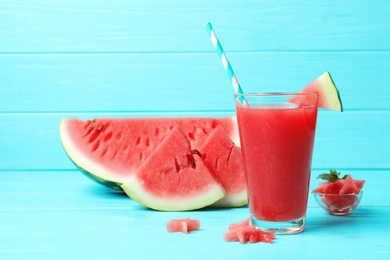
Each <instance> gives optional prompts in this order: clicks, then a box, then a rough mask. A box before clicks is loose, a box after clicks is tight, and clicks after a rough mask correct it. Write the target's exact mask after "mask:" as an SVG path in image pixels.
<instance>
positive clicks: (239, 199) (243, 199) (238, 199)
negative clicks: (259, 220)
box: [211, 189, 248, 208]
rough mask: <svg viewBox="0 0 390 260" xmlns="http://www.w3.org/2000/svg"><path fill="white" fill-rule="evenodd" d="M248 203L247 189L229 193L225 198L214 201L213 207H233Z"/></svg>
mask: <svg viewBox="0 0 390 260" xmlns="http://www.w3.org/2000/svg"><path fill="white" fill-rule="evenodd" d="M246 205H248V194H247V192H246V189H245V190H242V191H240V192H237V193H231V194H229V195H226V196H225V197H224V198H222V199H220V200H218V201H217V202H215V203H213V204H212V205H211V207H213V208H232V207H242V206H246Z"/></svg>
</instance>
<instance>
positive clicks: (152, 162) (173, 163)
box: [122, 126, 225, 211]
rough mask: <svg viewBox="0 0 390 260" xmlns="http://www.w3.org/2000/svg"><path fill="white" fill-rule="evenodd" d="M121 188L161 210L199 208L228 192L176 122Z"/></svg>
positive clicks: (151, 206) (132, 196)
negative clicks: (192, 147) (193, 148)
mask: <svg viewBox="0 0 390 260" xmlns="http://www.w3.org/2000/svg"><path fill="white" fill-rule="evenodd" d="M122 188H123V190H124V191H125V192H126V194H127V195H128V196H129V197H131V198H132V199H133V200H135V201H137V202H139V203H140V204H142V205H144V206H146V207H148V208H151V209H155V210H161V211H186V210H194V209H199V208H203V207H205V206H208V205H211V204H213V203H215V202H216V201H218V200H220V199H222V198H223V197H224V196H225V190H224V189H223V187H222V186H221V184H220V183H219V182H218V181H217V180H216V179H215V177H214V176H213V174H212V173H211V172H210V170H209V169H208V167H207V166H206V165H205V164H204V162H203V160H202V159H201V158H200V156H199V152H197V151H194V150H191V146H190V141H189V139H188V137H187V136H186V134H184V132H183V131H182V130H181V129H180V127H177V126H176V127H174V128H173V129H172V130H171V132H170V134H169V135H168V136H167V137H166V138H165V139H164V140H163V141H162V142H161V143H160V144H159V145H158V147H157V148H156V149H155V150H154V152H153V153H152V154H151V155H150V156H149V157H148V158H147V159H146V160H145V162H143V163H142V164H141V166H140V167H138V169H137V170H136V173H135V174H132V175H130V176H129V178H128V179H127V180H126V182H125V183H124V184H123V185H122Z"/></svg>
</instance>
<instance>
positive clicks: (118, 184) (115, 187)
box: [75, 164, 123, 192]
mask: <svg viewBox="0 0 390 260" xmlns="http://www.w3.org/2000/svg"><path fill="white" fill-rule="evenodd" d="M75 166H76V167H77V169H79V171H80V172H81V173H82V174H84V175H85V176H87V177H88V178H89V179H91V180H93V181H94V182H97V183H99V184H102V185H104V186H106V187H107V188H110V189H113V190H116V191H122V192H123V190H122V188H121V186H122V184H123V183H121V182H115V181H109V180H106V179H102V178H100V177H99V176H96V175H93V174H91V173H90V172H88V171H86V170H84V169H83V168H81V167H80V166H78V165H77V164H75Z"/></svg>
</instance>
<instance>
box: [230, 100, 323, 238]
mask: <svg viewBox="0 0 390 260" xmlns="http://www.w3.org/2000/svg"><path fill="white" fill-rule="evenodd" d="M235 103H236V114H237V121H238V128H239V134H240V143H241V149H242V155H243V163H244V170H245V176H246V181H247V188H248V200H249V211H250V220H251V224H252V225H255V226H257V227H258V228H260V229H263V230H266V231H274V232H276V233H278V234H294V233H299V232H302V231H303V230H304V227H305V218H306V209H307V201H308V192H309V183H310V173H311V161H312V154H313V144H314V133H315V129H316V120H317V107H316V103H317V94H316V93H260V94H236V95H235Z"/></svg>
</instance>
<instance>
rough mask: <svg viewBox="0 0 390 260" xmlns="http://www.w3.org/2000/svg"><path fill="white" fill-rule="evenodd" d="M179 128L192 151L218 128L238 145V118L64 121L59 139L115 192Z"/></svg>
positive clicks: (74, 158) (86, 171)
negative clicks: (192, 148) (188, 141)
mask: <svg viewBox="0 0 390 260" xmlns="http://www.w3.org/2000/svg"><path fill="white" fill-rule="evenodd" d="M176 125H178V126H179V127H180V128H181V129H182V130H183V131H184V133H185V134H186V136H187V137H188V139H189V140H190V142H191V145H192V146H193V147H200V146H201V145H202V144H203V143H204V141H205V140H206V139H207V137H208V136H209V135H210V133H211V132H212V131H213V129H215V128H216V127H217V126H220V127H222V128H223V129H224V131H225V132H226V133H227V135H228V136H229V137H230V138H231V139H232V140H233V141H234V142H237V143H238V130H237V121H236V118H235V117H221V118H211V117H210V118H201V117H177V118H98V119H94V120H85V121H84V120H80V119H63V120H61V122H60V127H59V131H60V138H61V142H62V145H63V147H64V149H65V151H66V153H67V155H68V156H69V158H70V159H71V160H72V161H73V162H74V163H75V164H76V166H77V167H78V168H79V169H80V170H81V172H82V173H84V174H85V175H86V176H87V177H89V178H90V179H92V180H94V181H96V182H98V183H100V184H103V185H105V186H107V187H110V188H112V189H116V190H122V189H121V188H120V186H121V185H122V183H123V182H124V181H125V180H126V179H127V178H128V177H129V176H130V175H131V174H133V173H134V172H135V171H136V170H137V168H138V167H139V166H140V165H141V163H142V162H143V161H145V160H146V159H147V158H148V157H149V156H150V154H151V153H152V152H153V151H154V150H155V149H156V147H157V146H158V145H159V144H160V143H161V141H162V140H163V139H164V138H165V137H166V136H167V135H168V134H169V132H170V130H171V129H172V127H174V126H176Z"/></svg>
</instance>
